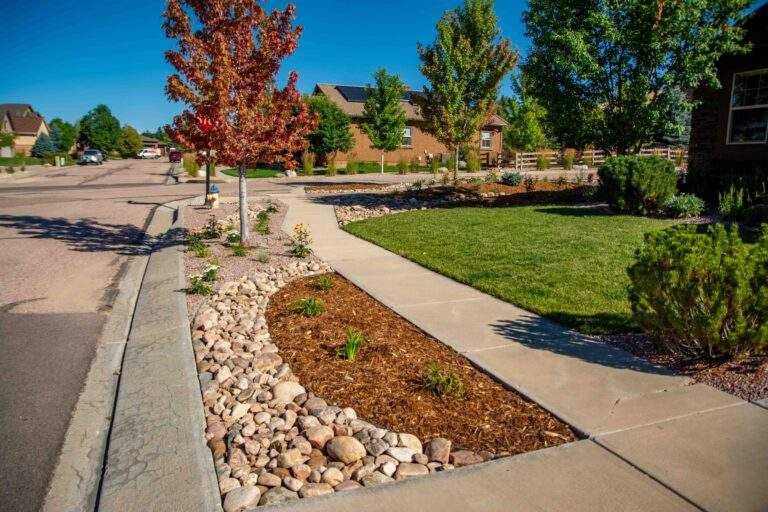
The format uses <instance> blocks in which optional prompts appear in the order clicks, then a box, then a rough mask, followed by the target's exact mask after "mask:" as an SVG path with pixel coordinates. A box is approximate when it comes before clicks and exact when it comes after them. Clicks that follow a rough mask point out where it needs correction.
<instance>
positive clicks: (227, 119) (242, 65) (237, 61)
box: [163, 0, 317, 243]
mask: <svg viewBox="0 0 768 512" xmlns="http://www.w3.org/2000/svg"><path fill="white" fill-rule="evenodd" d="M262 3H263V2H262V0H168V7H167V9H166V11H165V14H164V16H165V23H164V24H163V26H164V28H165V33H166V35H167V36H168V37H169V38H172V39H175V40H176V41H177V43H178V49H177V50H174V51H168V52H166V54H165V56H166V59H167V60H168V62H169V63H170V64H171V65H172V66H173V67H174V68H175V69H176V73H174V74H172V75H170V76H169V77H168V84H167V86H166V93H167V95H168V97H169V98H170V99H171V100H173V101H180V102H183V103H185V104H186V105H187V108H186V109H185V110H184V111H183V112H182V113H181V114H180V115H178V116H177V117H176V118H175V119H174V123H173V127H172V128H171V129H170V134H171V136H172V137H173V138H174V140H176V141H178V142H179V143H181V144H184V145H186V146H189V147H192V148H195V149H196V150H198V151H206V152H207V151H209V150H214V151H215V152H216V155H215V157H216V160H217V162H221V163H224V164H226V165H231V166H237V167H238V169H239V171H240V173H239V174H240V237H241V240H242V241H243V243H245V241H246V240H247V239H248V216H247V207H248V206H247V204H248V203H247V187H246V180H245V170H246V168H247V167H248V166H255V165H257V164H260V163H282V164H284V166H285V167H286V168H287V169H293V168H295V162H294V160H293V154H294V153H295V152H297V151H299V150H301V149H303V148H304V147H306V145H307V140H306V136H307V135H308V134H309V133H311V132H312V131H313V130H314V128H315V126H316V125H317V116H316V115H315V114H312V113H311V112H310V110H309V107H308V106H307V104H306V103H305V102H304V101H303V100H302V97H301V94H299V92H298V90H297V89H296V80H297V78H298V77H297V75H296V73H295V72H293V73H291V74H290V77H289V78H288V83H287V85H286V86H285V87H284V88H282V89H280V88H278V86H277V83H276V78H275V77H276V75H277V73H278V71H279V70H280V63H281V62H282V60H283V59H284V58H285V57H287V56H289V55H291V54H292V53H293V52H294V51H295V50H296V47H297V45H298V39H299V35H300V34H301V27H299V26H294V25H293V20H294V18H295V10H296V9H295V7H294V6H293V5H292V4H289V5H288V6H287V7H286V8H285V9H284V10H279V9H275V10H273V11H272V12H271V13H267V12H266V11H265V9H264V8H262V6H261V4H262ZM198 158H199V159H200V160H201V161H207V160H209V159H210V156H209V154H208V153H206V154H205V155H200V156H199V157H198Z"/></svg>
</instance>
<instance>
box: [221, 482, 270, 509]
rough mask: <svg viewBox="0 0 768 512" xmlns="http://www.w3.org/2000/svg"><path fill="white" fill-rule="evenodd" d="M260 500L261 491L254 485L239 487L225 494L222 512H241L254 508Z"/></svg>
mask: <svg viewBox="0 0 768 512" xmlns="http://www.w3.org/2000/svg"><path fill="white" fill-rule="evenodd" d="M259 498H261V491H260V490H259V488H258V487H256V486H255V485H247V486H245V487H239V488H237V489H234V490H232V491H230V492H228V493H227V495H226V496H225V497H224V504H223V507H224V512H243V511H244V510H246V509H248V508H250V507H253V506H256V505H257V504H258V503H259Z"/></svg>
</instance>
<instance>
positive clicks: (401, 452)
mask: <svg viewBox="0 0 768 512" xmlns="http://www.w3.org/2000/svg"><path fill="white" fill-rule="evenodd" d="M415 453H416V452H415V451H414V450H412V449H411V448H405V447H392V448H388V449H387V455H389V456H390V457H394V458H395V459H397V460H399V461H400V462H411V461H412V460H413V455H414V454H415Z"/></svg>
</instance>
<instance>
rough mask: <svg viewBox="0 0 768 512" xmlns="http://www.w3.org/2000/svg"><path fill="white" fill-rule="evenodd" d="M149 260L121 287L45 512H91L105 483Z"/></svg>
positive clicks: (152, 226)
mask: <svg viewBox="0 0 768 512" xmlns="http://www.w3.org/2000/svg"><path fill="white" fill-rule="evenodd" d="M162 224H163V219H161V218H160V216H158V215H157V212H155V213H153V215H152V218H151V220H150V222H149V225H148V226H147V228H146V234H147V236H148V237H150V241H149V242H147V245H148V247H150V246H151V243H152V242H151V240H152V239H153V238H154V237H155V236H157V235H159V234H160V233H162V232H163V231H164V230H165V229H167V226H163V225H162ZM147 260H148V256H146V255H143V256H136V257H133V258H131V259H130V260H129V261H128V262H127V265H126V268H125V271H124V273H123V277H122V279H120V282H119V285H118V291H117V295H116V297H115V301H114V303H113V304H112V307H111V309H110V312H109V316H108V317H107V320H106V322H105V324H104V328H103V330H102V333H101V337H100V339H99V343H98V346H97V348H96V354H95V356H94V358H93V362H92V363H91V367H90V369H89V371H88V376H87V378H86V380H85V384H84V386H83V391H82V392H81V393H80V396H79V397H78V401H77V404H76V406H75V408H74V410H73V412H72V420H71V421H70V424H69V427H68V428H67V433H66V435H65V437H64V442H63V443H62V448H61V453H60V455H59V460H58V462H57V464H56V468H55V470H54V472H53V474H52V476H51V481H50V484H49V487H48V491H47V493H46V497H45V501H44V503H43V507H42V509H41V511H42V512H70V511H71V512H80V511H85V510H93V509H94V507H95V504H96V498H97V494H98V488H99V482H100V480H101V474H102V465H103V463H104V452H105V450H106V446H107V438H108V435H109V428H110V424H111V422H112V417H111V416H112V412H113V409H114V404H115V394H116V390H117V386H118V381H119V379H120V368H121V366H122V361H123V353H124V351H125V344H126V341H127V339H128V334H129V332H130V328H131V320H132V318H133V313H134V310H135V307H136V300H137V298H138V295H139V290H140V288H141V282H142V278H143V276H144V272H145V270H146V267H147Z"/></svg>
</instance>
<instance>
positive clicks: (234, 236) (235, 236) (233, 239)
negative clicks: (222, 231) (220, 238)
mask: <svg viewBox="0 0 768 512" xmlns="http://www.w3.org/2000/svg"><path fill="white" fill-rule="evenodd" d="M227 243H228V244H232V245H238V244H239V243H240V233H239V232H238V231H234V230H232V231H227Z"/></svg>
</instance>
